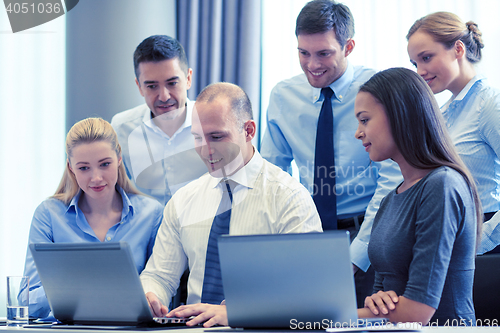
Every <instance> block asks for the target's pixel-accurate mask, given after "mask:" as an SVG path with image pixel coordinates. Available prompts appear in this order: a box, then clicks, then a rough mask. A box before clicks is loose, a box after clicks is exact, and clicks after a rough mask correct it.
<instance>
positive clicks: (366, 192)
mask: <svg viewBox="0 0 500 333" xmlns="http://www.w3.org/2000/svg"><path fill="white" fill-rule="evenodd" d="M295 34H296V36H297V41H298V50H299V60H300V65H301V67H302V70H303V71H304V74H300V75H298V76H295V77H292V78H290V79H287V80H284V81H282V82H280V83H278V84H277V85H276V86H275V87H274V89H273V91H272V92H271V97H270V102H269V108H268V111H267V128H266V132H265V134H264V139H263V142H262V148H261V153H262V156H263V157H264V158H265V159H267V160H268V161H270V162H272V163H274V164H276V165H277V166H279V167H281V168H282V169H284V170H288V171H289V170H290V168H291V162H292V160H294V161H295V163H296V164H297V167H298V169H299V175H300V181H301V183H302V184H303V185H304V186H305V187H306V188H307V189H308V190H309V192H310V193H311V194H313V195H314V194H315V191H316V192H317V190H318V187H317V186H315V184H314V167H315V165H314V164H315V149H316V132H317V126H318V118H319V114H320V109H321V107H322V104H323V101H324V96H323V94H322V93H321V89H322V88H326V87H330V88H331V89H332V90H333V96H332V97H331V104H332V109H333V119H334V120H333V136H334V160H335V166H334V171H335V172H334V174H333V173H332V175H333V177H334V178H335V191H334V194H333V195H336V198H334V197H333V195H331V200H332V203H333V200H334V199H336V208H337V209H336V216H337V223H336V227H337V228H339V229H348V230H350V232H351V239H353V241H352V244H351V260H352V263H353V270H354V272H355V280H356V293H357V301H358V306H363V304H364V298H365V297H366V296H368V295H371V293H372V288H373V272H372V270H371V269H370V270H369V267H370V261H369V259H368V253H367V248H368V242H369V240H370V232H371V226H372V222H373V218H374V216H375V213H376V211H377V209H378V207H379V203H380V200H381V199H382V198H383V197H384V196H385V195H386V194H387V193H388V192H389V191H390V190H391V189H393V188H395V186H396V185H397V184H398V183H399V182H401V181H402V177H401V173H400V171H399V168H398V167H397V165H396V164H395V163H393V162H381V163H374V162H372V161H370V158H369V156H368V153H367V152H366V151H365V149H364V147H363V146H362V145H361V144H359V142H356V139H355V137H354V133H355V131H356V129H357V126H358V122H357V120H356V118H355V117H354V100H355V98H356V95H357V93H358V88H359V87H360V86H361V85H362V84H363V83H364V82H365V81H367V80H368V79H369V78H370V77H371V76H372V75H373V74H374V73H375V71H374V70H372V69H368V68H365V67H361V66H359V67H355V66H353V65H352V64H350V63H349V62H348V60H347V57H348V56H349V54H350V53H351V52H352V51H353V49H354V46H355V42H354V40H353V39H352V37H353V35H354V19H353V17H352V14H351V12H350V10H349V8H348V7H347V6H345V5H342V4H338V3H336V2H334V1H332V0H314V1H311V2H309V3H307V4H306V5H305V6H304V8H303V9H302V11H301V12H300V14H299V16H298V17H297V25H296V30H295ZM322 153H323V152H322ZM324 153H325V154H327V153H328V152H324ZM331 153H332V154H333V152H331ZM329 200H330V198H329ZM332 206H333V204H332ZM334 207H335V206H334ZM318 210H319V207H318ZM320 215H321V212H320ZM322 222H323V223H325V221H322ZM324 225H325V224H324ZM324 229H325V228H324ZM366 271H368V272H367V273H366V274H365V273H364V272H366Z"/></svg>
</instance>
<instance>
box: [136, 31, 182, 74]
mask: <svg viewBox="0 0 500 333" xmlns="http://www.w3.org/2000/svg"><path fill="white" fill-rule="evenodd" d="M174 58H178V59H179V64H180V66H181V69H182V70H183V71H184V73H186V75H187V72H188V68H189V66H188V61H187V57H186V53H185V52H184V48H183V47H182V45H181V43H179V41H178V40H177V39H175V38H172V37H170V36H166V35H154V36H150V37H148V38H146V39H145V40H143V41H142V42H141V43H140V44H139V45H138V46H137V48H136V49H135V52H134V71H135V76H136V78H137V79H139V74H140V73H139V64H140V63H141V62H148V61H152V62H158V61H163V60H169V59H174Z"/></svg>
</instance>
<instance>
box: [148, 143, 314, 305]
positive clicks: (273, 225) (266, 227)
mask: <svg viewBox="0 0 500 333" xmlns="http://www.w3.org/2000/svg"><path fill="white" fill-rule="evenodd" d="M228 178H229V179H230V180H231V181H233V182H234V183H236V186H235V188H234V189H233V191H232V192H233V205H232V211H231V225H230V230H229V234H230V235H249V234H276V233H294V232H297V233H299V232H314V231H317V232H320V231H322V229H321V221H320V219H319V215H318V213H317V211H316V207H315V205H314V202H313V200H312V198H311V195H310V194H309V192H308V191H307V190H306V188H305V187H304V186H302V185H301V184H300V183H299V182H298V181H297V180H295V179H294V178H292V177H291V176H290V175H289V174H288V173H286V172H284V171H282V170H281V169H280V168H279V167H276V166H275V165H273V164H271V163H269V162H267V161H265V160H264V159H263V158H262V157H261V155H260V154H259V153H258V152H257V151H256V150H255V152H254V155H253V157H252V159H251V160H250V161H249V162H248V163H247V165H245V166H244V167H243V168H241V169H240V170H238V171H237V172H236V173H235V174H234V175H232V176H230V177H228ZM222 186H225V184H224V182H222V183H221V178H214V177H212V176H211V175H210V174H208V173H207V174H205V175H203V176H202V177H200V178H199V179H197V180H195V181H193V182H191V183H189V184H188V185H186V186H185V187H183V188H181V189H180V190H179V191H177V193H176V194H175V195H174V196H173V197H172V200H170V201H169V202H168V204H167V206H166V207H165V211H164V214H163V222H162V224H161V226H160V229H159V231H158V236H157V239H156V242H155V246H154V248H153V254H152V256H151V258H150V260H149V261H148V263H147V266H146V268H145V270H144V271H143V273H142V274H141V281H142V284H143V287H144V291H145V292H150V291H151V292H153V293H155V294H156V296H158V297H159V299H160V300H161V302H162V303H163V304H164V305H167V304H169V302H170V299H171V297H172V296H173V295H174V294H175V292H176V290H177V288H178V286H179V279H180V277H181V275H182V273H183V272H184V271H185V269H186V268H187V266H189V270H190V275H189V280H188V298H187V303H188V304H192V303H199V302H200V300H201V293H202V288H203V277H204V272H205V258H206V251H207V244H208V237H209V234H210V229H211V226H212V222H213V219H214V216H215V213H216V211H217V208H218V206H219V203H220V201H221V198H222Z"/></svg>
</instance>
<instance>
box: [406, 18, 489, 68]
mask: <svg viewBox="0 0 500 333" xmlns="http://www.w3.org/2000/svg"><path fill="white" fill-rule="evenodd" d="M418 30H422V31H424V32H426V33H428V34H429V35H431V36H432V37H433V38H434V40H435V41H436V42H438V43H441V44H443V45H444V47H445V48H446V49H448V50H449V49H451V48H452V47H453V46H454V45H455V43H456V42H457V41H458V40H460V41H461V42H462V43H464V45H465V49H466V57H467V60H469V61H470V62H471V63H476V62H479V61H480V60H481V49H482V48H483V47H484V44H483V40H482V38H481V36H482V34H481V31H480V30H479V29H478V27H477V24H476V23H474V22H472V21H469V22H467V23H463V21H462V20H461V19H460V18H459V17H458V16H457V15H455V14H453V13H449V12H436V13H432V14H429V15H426V16H424V17H422V18H420V19H418V20H416V21H415V23H413V25H412V26H411V28H410V30H409V31H408V34H407V35H406V39H407V40H409V39H410V37H411V36H412V35H413V34H414V33H415V32H417V31H418Z"/></svg>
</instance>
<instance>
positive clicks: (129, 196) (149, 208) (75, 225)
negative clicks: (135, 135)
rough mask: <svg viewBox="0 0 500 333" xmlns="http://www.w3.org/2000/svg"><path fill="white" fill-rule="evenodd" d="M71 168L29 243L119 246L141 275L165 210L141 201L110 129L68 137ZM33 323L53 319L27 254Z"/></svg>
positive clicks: (83, 127)
mask: <svg viewBox="0 0 500 333" xmlns="http://www.w3.org/2000/svg"><path fill="white" fill-rule="evenodd" d="M66 154H67V163H66V168H65V170H64V174H63V177H62V180H61V183H60V184H59V187H58V188H57V191H56V193H55V194H54V195H53V196H52V197H50V198H48V199H47V200H45V201H43V202H42V203H41V204H40V205H39V206H38V208H37V209H36V211H35V214H34V215H33V220H32V222H31V229H30V235H29V243H77V242H96V243H98V242H118V241H125V242H127V243H128V244H129V246H130V247H131V250H132V254H133V256H134V261H135V264H136V267H137V271H138V272H139V273H140V272H141V271H142V270H143V269H144V266H145V265H146V261H147V260H148V258H149V256H150V255H151V252H152V249H153V245H154V241H155V238H156V233H157V231H158V227H159V226H160V223H161V218H162V213H163V207H162V205H160V204H159V203H158V202H157V201H156V200H154V199H152V198H149V197H147V196H145V195H141V193H140V192H139V191H137V190H136V189H135V187H134V186H133V185H132V183H131V181H130V180H129V179H128V178H127V174H126V173H125V168H124V166H123V163H122V158H121V148H120V145H119V144H118V140H117V137H116V133H115V131H114V130H113V128H112V127H111V125H110V124H109V123H108V122H107V121H105V120H103V119H100V118H88V119H84V120H82V121H80V122H78V123H76V124H75V125H74V126H73V127H72V128H71V130H70V131H69V133H68V135H67V137H66ZM24 275H27V276H29V278H30V299H29V300H30V309H29V313H30V317H35V318H46V317H48V316H50V315H49V313H50V306H49V304H48V301H47V298H46V296H45V292H44V290H43V286H42V284H41V282H40V278H39V276H38V272H37V270H36V267H35V263H34V261H33V257H32V256H31V252H30V250H29V248H28V251H27V255H26V263H25V269H24Z"/></svg>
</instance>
